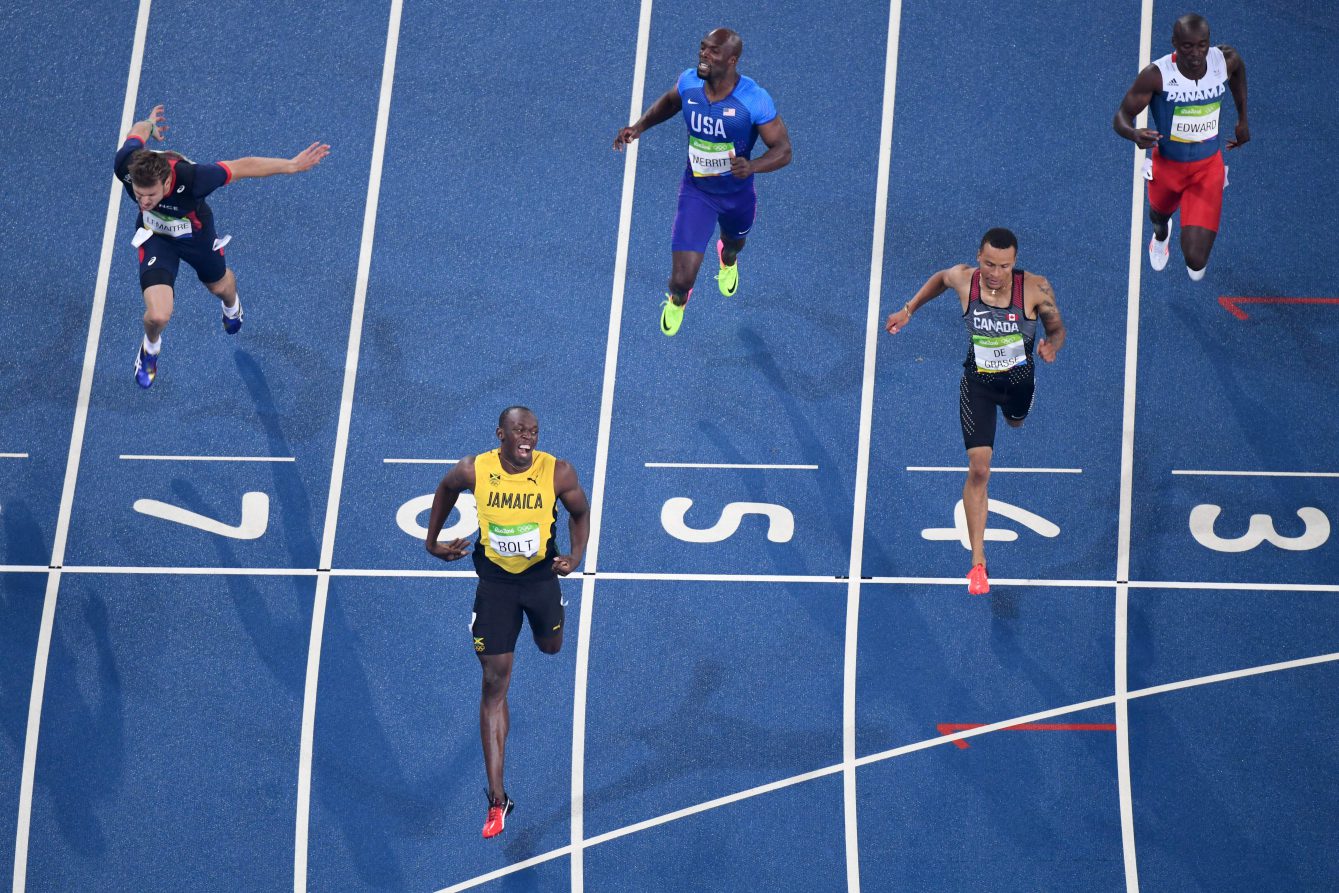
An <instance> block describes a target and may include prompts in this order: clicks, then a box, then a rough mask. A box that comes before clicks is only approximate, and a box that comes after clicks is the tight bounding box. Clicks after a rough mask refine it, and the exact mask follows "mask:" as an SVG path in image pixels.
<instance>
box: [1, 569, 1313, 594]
mask: <svg viewBox="0 0 1339 893" xmlns="http://www.w3.org/2000/svg"><path fill="white" fill-rule="evenodd" d="M48 570H50V568H46V567H42V566H41V565H27V564H6V565H0V573H46V572H47V571H48ZM61 570H63V571H64V572H65V573H67V574H184V575H190V574H196V575H200V576H210V575H216V574H222V575H234V576H243V577H246V576H256V577H265V576H269V577H314V576H316V575H317V574H324V573H326V572H325V571H318V570H316V569H315V568H309V567H308V568H303V567H298V568H292V567H122V566H120V565H115V566H110V565H77V564H76V565H67V566H66V567H64V568H62V569H61ZM328 573H329V574H330V576H334V577H441V578H445V577H460V578H462V579H475V578H476V577H477V575H476V574H475V573H474V571H453V570H422V569H414V568H399V569H395V568H390V569H387V568H357V567H337V568H331V569H330V571H329V572H328ZM586 576H593V577H594V578H595V579H597V580H664V581H669V582H681V583H823V584H827V585H838V584H840V585H843V586H846V585H848V580H847V579H846V578H845V577H833V576H820V575H817V574H672V573H638V572H633V571H600V572H599V573H597V574H593V575H592V574H583V575H582V577H583V579H584V578H585V577H586ZM860 582H861V585H863V586H871V585H873V586H961V585H962V578H961V577H865V578H862V579H861V581H860ZM994 582H996V583H998V584H999V585H1001V586H1015V587H1050V588H1058V589H1112V588H1114V587H1115V586H1116V585H1117V584H1116V582H1115V581H1113V580H1027V579H1009V578H1005V577H1001V578H1000V579H998V580H995V581H994ZM1129 586H1130V588H1131V589H1221V590H1224V591H1233V592H1339V584H1335V583H1230V582H1213V581H1207V582H1205V581H1197V580H1191V581H1185V580H1131V581H1130V584H1129Z"/></svg>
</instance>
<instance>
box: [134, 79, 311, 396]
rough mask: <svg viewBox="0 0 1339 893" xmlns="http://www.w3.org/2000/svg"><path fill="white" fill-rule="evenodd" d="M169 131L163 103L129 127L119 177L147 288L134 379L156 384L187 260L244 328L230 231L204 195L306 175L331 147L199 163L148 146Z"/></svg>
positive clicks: (232, 329) (226, 320) (230, 319)
mask: <svg viewBox="0 0 1339 893" xmlns="http://www.w3.org/2000/svg"><path fill="white" fill-rule="evenodd" d="M166 130H167V123H166V120H165V119H164V116H163V107H162V106H161V105H156V106H154V108H153V111H152V112H150V113H149V117H147V118H145V119H144V120H143V121H138V122H136V123H135V126H133V127H131V128H130V134H129V135H128V136H127V137H126V139H125V142H124V143H122V145H121V148H120V150H119V151H118V152H117V153H116V162H115V170H116V179H118V180H120V181H121V184H122V185H123V186H124V187H125V190H126V195H127V196H128V197H129V198H130V200H131V201H132V202H134V203H135V205H136V206H137V207H138V208H139V215H138V216H137V217H136V219H135V224H136V226H135V237H134V238H133V239H132V240H131V241H132V243H133V244H134V246H135V247H136V248H137V249H138V250H139V284H140V288H141V289H143V291H144V341H143V343H142V344H141V345H140V348H139V351H138V353H137V354H136V356H135V383H136V384H138V385H139V386H140V387H142V388H147V387H150V386H152V385H153V382H154V379H155V378H156V377H157V376H158V353H159V350H160V349H161V348H162V346H163V341H162V335H163V329H165V328H166V327H167V322H168V320H169V319H171V318H172V300H173V290H174V288H175V286H176V282H177V268H178V267H179V266H180V264H181V262H182V261H185V262H186V263H187V264H189V265H190V267H191V268H192V269H193V270H195V274H196V276H198V277H199V278H200V281H201V282H202V283H204V286H205V288H207V289H209V291H210V292H211V293H212V294H213V295H215V296H216V297H217V298H218V299H219V300H220V301H221V302H222V303H223V330H224V331H225V332H227V333H228V334H229V335H235V334H237V331H238V330H239V329H241V327H242V302H241V301H240V300H238V297H237V277H235V276H234V275H233V272H232V270H230V269H228V266H227V264H226V263H224V260H223V246H224V245H226V244H227V243H228V239H229V237H228V236H224V237H223V238H219V237H218V233H217V232H216V231H215V229H214V212H213V211H212V210H211V209H210V207H209V204H208V202H206V201H205V197H206V196H207V195H209V194H210V193H211V192H213V191H214V190H216V189H218V188H219V187H220V186H224V185H226V184H228V183H231V182H233V181H234V180H242V179H245V178H247V177H269V176H272V175H274V174H296V173H301V172H302V171H305V170H309V169H311V168H312V167H315V166H316V165H317V164H319V163H320V161H321V159H322V158H325V157H326V155H328V154H329V153H330V147H329V146H327V145H325V144H323V143H319V142H316V143H312V144H311V145H310V146H308V147H307V148H305V149H303V150H302V151H301V152H299V153H298V154H297V155H295V156H294V157H292V158H256V157H249V158H238V159H237V160H236V161H216V162H213V163H210V164H195V163H194V162H192V161H191V160H190V159H189V158H187V157H186V156H185V155H182V154H181V153H180V152H172V151H154V150H152V149H148V148H146V145H147V143H148V141H149V139H150V138H153V139H156V140H158V141H160V142H161V141H162V140H163V133H164V132H165V131H166Z"/></svg>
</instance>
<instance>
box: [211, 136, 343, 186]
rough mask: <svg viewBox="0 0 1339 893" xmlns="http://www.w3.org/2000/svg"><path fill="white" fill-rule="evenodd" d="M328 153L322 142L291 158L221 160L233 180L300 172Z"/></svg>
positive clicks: (313, 165) (318, 161)
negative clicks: (229, 171) (230, 172)
mask: <svg viewBox="0 0 1339 893" xmlns="http://www.w3.org/2000/svg"><path fill="white" fill-rule="evenodd" d="M329 154H330V147H329V146H328V145H326V144H325V143H322V142H319V141H318V142H315V143H312V144H311V145H310V146H308V147H307V148H305V149H303V150H302V151H301V152H299V153H298V154H296V155H294V156H293V157H292V158H259V157H248V158H238V159H237V160H235V161H225V162H223V163H224V164H225V165H227V166H228V169H229V170H231V171H232V178H233V179H234V180H244V179H246V178H248V177H271V176H274V175H275V174H300V173H302V172H303V171H305V170H310V169H311V168H313V167H315V166H316V165H318V164H320V163H321V159H323V158H325V157H326V156H327V155H329Z"/></svg>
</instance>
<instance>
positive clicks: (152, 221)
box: [144, 211, 191, 239]
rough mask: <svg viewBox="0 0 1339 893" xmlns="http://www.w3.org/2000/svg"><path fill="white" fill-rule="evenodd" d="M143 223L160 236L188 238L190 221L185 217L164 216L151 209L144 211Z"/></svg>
mask: <svg viewBox="0 0 1339 893" xmlns="http://www.w3.org/2000/svg"><path fill="white" fill-rule="evenodd" d="M144 225H145V226H147V227H148V228H149V229H151V230H153V231H154V232H156V233H158V234H159V235H160V236H168V237H170V238H173V239H188V238H190V235H191V222H190V221H189V220H187V219H186V218H185V217H165V216H163V215H162V214H157V213H155V212H153V211H145V212H144Z"/></svg>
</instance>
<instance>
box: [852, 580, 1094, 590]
mask: <svg viewBox="0 0 1339 893" xmlns="http://www.w3.org/2000/svg"><path fill="white" fill-rule="evenodd" d="M963 579H964V578H963V577H869V578H867V579H866V580H865V581H864V582H865V583H866V584H870V583H874V584H879V583H882V584H891V585H912V586H962V581H963ZM990 582H991V583H998V584H999V585H1001V586H1051V587H1059V588H1062V589H1111V588H1112V587H1114V586H1115V585H1116V583H1115V581H1113V580H1028V579H1006V578H1004V577H1001V578H1000V579H998V580H996V579H994V578H992V579H991V581H990Z"/></svg>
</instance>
